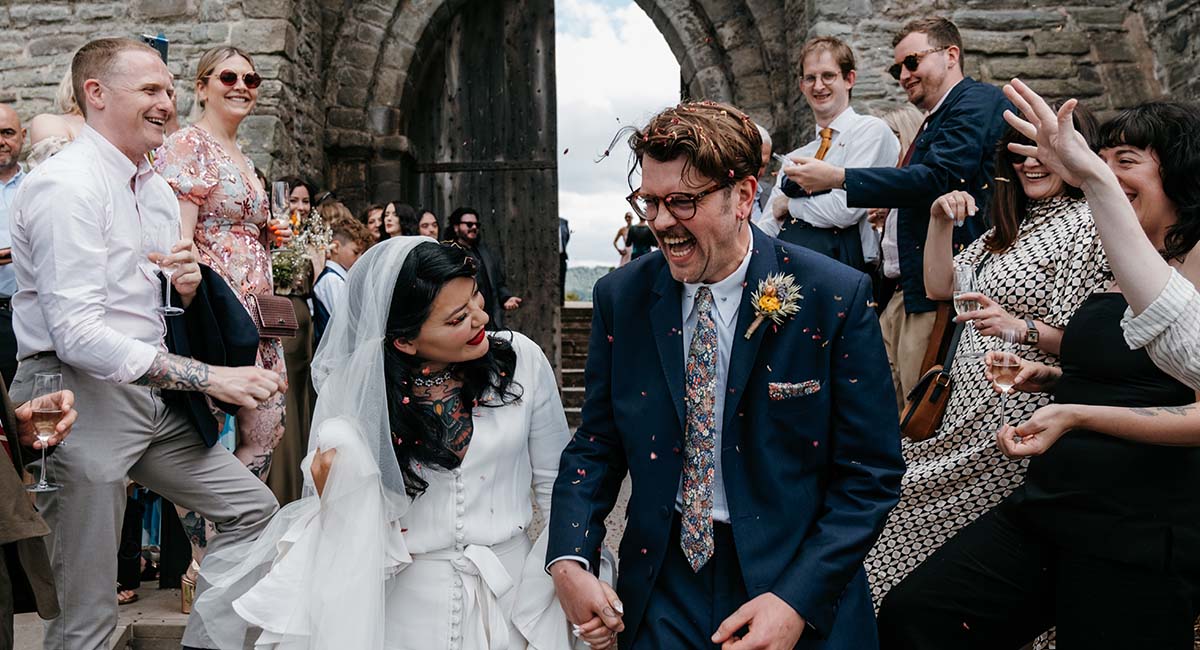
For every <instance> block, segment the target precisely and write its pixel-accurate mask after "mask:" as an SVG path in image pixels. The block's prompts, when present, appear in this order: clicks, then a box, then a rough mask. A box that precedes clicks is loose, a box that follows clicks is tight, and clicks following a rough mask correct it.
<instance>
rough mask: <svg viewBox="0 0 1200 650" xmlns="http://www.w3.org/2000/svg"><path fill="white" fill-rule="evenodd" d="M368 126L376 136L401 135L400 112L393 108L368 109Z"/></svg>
mask: <svg viewBox="0 0 1200 650" xmlns="http://www.w3.org/2000/svg"><path fill="white" fill-rule="evenodd" d="M367 126H368V127H370V130H371V134H372V135H376V136H387V135H394V134H396V133H399V131H400V111H399V110H397V109H395V108H392V107H391V106H372V107H370V108H368V109H367Z"/></svg>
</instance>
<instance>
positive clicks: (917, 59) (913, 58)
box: [888, 45, 950, 81]
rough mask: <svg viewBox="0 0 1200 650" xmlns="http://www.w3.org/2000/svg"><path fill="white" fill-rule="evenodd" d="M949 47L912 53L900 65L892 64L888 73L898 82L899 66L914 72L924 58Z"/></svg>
mask: <svg viewBox="0 0 1200 650" xmlns="http://www.w3.org/2000/svg"><path fill="white" fill-rule="evenodd" d="M949 47H950V46H949V45H946V46H943V47H933V48H930V49H928V50H922V51H920V52H913V53H912V54H909V55H908V56H906V57H904V58H903V59H901V60H900V63H893V64H892V67H890V68H888V72H889V73H891V75H892V78H893V79H895V80H896V81H900V66H901V65H903V66H904V67H906V68H908V71H909V72H916V71H917V67H918V66H920V65H921V59H923V58H925V57H926V56H928V55H930V54H933V53H934V52H941V51H942V50H945V49H947V48H949Z"/></svg>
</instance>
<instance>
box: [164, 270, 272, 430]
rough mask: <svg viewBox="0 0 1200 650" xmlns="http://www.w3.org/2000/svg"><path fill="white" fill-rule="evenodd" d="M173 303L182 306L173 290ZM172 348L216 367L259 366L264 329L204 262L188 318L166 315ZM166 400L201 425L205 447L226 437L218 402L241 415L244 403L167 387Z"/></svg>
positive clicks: (168, 338)
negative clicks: (260, 345)
mask: <svg viewBox="0 0 1200 650" xmlns="http://www.w3.org/2000/svg"><path fill="white" fill-rule="evenodd" d="M159 277H160V278H161V277H162V276H161V275H160V276H159ZM171 300H172V304H175V305H178V304H180V298H179V293H178V292H177V291H175V288H174V287H172V288H171ZM166 321H167V332H166V344H167V351H168V352H170V353H171V354H177V355H179V356H181V357H188V358H191V359H195V360H197V361H200V362H203V363H206V364H208V365H211V366H253V365H254V364H255V361H256V359H257V357H258V341H259V337H258V327H256V326H255V325H254V320H253V319H251V318H250V313H249V312H247V311H246V307H245V306H244V305H242V302H241V300H239V299H238V296H237V294H236V293H234V292H233V289H230V288H229V285H228V284H226V282H225V280H224V279H222V278H221V276H220V275H218V274H217V273H216V271H213V270H212V269H210V268H209V267H208V266H206V265H204V264H201V265H200V287H199V288H198V289H196V295H195V297H193V298H192V302H191V303H190V304H189V305H188V307H187V310H186V311H185V312H184V313H183V315H182V316H172V317H169V318H167V319H166ZM163 402H165V403H166V404H167V406H168V407H169V408H171V409H173V410H175V411H176V412H178V413H180V414H182V415H183V416H184V417H186V418H187V420H188V421H189V422H191V424H192V426H194V427H196V432H197V433H199V434H200V437H201V439H203V440H204V444H205V446H208V447H212V446H213V445H215V444H217V440H219V439H220V437H221V424H222V423H219V422H218V421H217V418H216V414H215V413H214V412H213V409H212V407H211V406H210V402H211V404H212V406H216V407H217V408H218V409H220V410H222V411H224V412H226V413H230V414H236V413H237V411H238V409H240V408H241V407H239V406H237V405H236V404H229V403H226V402H221V401H218V400H209V398H208V397H206V396H205V395H204V394H203V393H198V392H195V391H178V390H165V391H163Z"/></svg>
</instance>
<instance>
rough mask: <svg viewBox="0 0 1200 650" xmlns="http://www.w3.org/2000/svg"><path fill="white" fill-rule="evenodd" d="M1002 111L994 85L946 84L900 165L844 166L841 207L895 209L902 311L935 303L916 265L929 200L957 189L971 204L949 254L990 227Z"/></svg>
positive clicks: (922, 309) (926, 225)
mask: <svg viewBox="0 0 1200 650" xmlns="http://www.w3.org/2000/svg"><path fill="white" fill-rule="evenodd" d="M1005 110H1013V111H1014V112H1015V111H1016V109H1014V108H1013V105H1012V104H1011V103H1009V101H1008V100H1007V99H1006V98H1005V97H1004V93H1003V92H1002V91H1001V90H1000V89H999V88H997V87H995V86H992V85H990V84H985V83H981V82H978V81H975V80H974V79H971V78H970V77H967V78H966V79H963V80H962V81H961V82H959V84H958V85H957V86H955V87H954V88H952V89H950V92H949V93H948V94H947V95H946V101H945V102H943V103H942V106H941V108H939V109H938V111H937V112H936V113H934V114H933V115H932V116H930V118H929V122H928V123H927V124H926V125H925V129H924V130H922V131H921V133H920V135H918V136H917V140H916V148H915V149H913V155H912V158H910V159H909V161H908V165H906V166H904V167H872V168H864V169H847V170H846V203H847V204H848V205H850V206H852V207H857V208H897V209H898V210H897V215H898V217H897V218H898V219H899V221H897V223H896V244H897V247H898V248H899V251H900V286H901V287H902V288H903V290H904V307H905V309H906V310H907V311H908V313H910V314H915V313H920V312H925V311H933V310H934V309H935V308H936V304H935V303H934V302H933V301H932V300H930V299H929V298H927V297H926V296H925V269H924V266H923V265H924V252H923V250H924V248H925V234H926V232H927V231H928V230H929V208H930V206H932V205H933V202H934V201H935V200H936V199H937V198H938V197H939V196H941V195H943V194H945V193H947V192H951V191H953V190H964V191H966V192H970V193H971V195H972V196H974V197H975V203H976V205H978V206H979V212H978V213H976V215H975V216H974V217H971V218H968V219H967V220H966V222H965V223H963V225H962V227H960V228H955V229H954V250H955V252H957V251H959V250H962V248H963V247H965V246H967V245H968V244H970V243H971V242H973V241H975V240H976V239H978V238H979V236H980V235H982V234H983V233H984V231H985V230H987V229H988V228H989V227H991V224H990V223H989V222H988V219H987V204H988V199H989V198H990V197H991V188H992V185H993V184H994V181H993V180H992V177H993V170H994V168H995V160H996V143H997V142H999V141H1000V138H1001V137H1002V136H1003V135H1004V131H1005V129H1007V128H1008V125H1007V124H1006V123H1005V121H1004V111H1005Z"/></svg>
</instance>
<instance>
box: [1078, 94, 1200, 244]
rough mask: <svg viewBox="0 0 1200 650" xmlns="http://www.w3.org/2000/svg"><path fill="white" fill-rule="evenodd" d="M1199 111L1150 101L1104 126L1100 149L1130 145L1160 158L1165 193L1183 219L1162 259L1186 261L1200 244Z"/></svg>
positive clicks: (1172, 231) (1170, 230) (1174, 227)
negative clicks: (1199, 242) (1189, 253)
mask: <svg viewBox="0 0 1200 650" xmlns="http://www.w3.org/2000/svg"><path fill="white" fill-rule="evenodd" d="M1198 111H1200V107H1198V106H1195V105H1191V104H1185V103H1182V102H1150V103H1147V104H1142V105H1140V106H1136V107H1134V108H1129V109H1126V110H1123V111H1121V112H1120V113H1117V115H1116V117H1114V118H1112V119H1111V120H1109V121H1108V122H1105V123H1104V125H1103V126H1101V127H1100V141H1099V148H1100V149H1109V148H1112V147H1119V146H1122V145H1127V146H1130V147H1137V148H1139V149H1147V150H1149V151H1151V152H1152V153H1153V154H1154V156H1155V157H1156V158H1157V159H1158V173H1159V177H1160V178H1161V179H1162V186H1163V193H1164V194H1166V195H1167V198H1168V199H1169V200H1170V201H1171V203H1172V204H1173V205H1174V207H1175V214H1176V215H1177V216H1178V220H1177V221H1176V222H1175V223H1174V225H1172V226H1171V227H1170V228H1168V229H1167V237H1166V240H1165V241H1164V242H1163V250H1162V251H1161V252H1162V255H1163V257H1164V258H1166V259H1169V260H1170V259H1176V260H1182V259H1183V258H1184V256H1186V255H1187V254H1188V252H1189V251H1191V250H1192V248H1194V247H1195V246H1196V243H1197V242H1198V241H1200V179H1198V178H1197V176H1196V174H1197V170H1200V114H1198Z"/></svg>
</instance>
